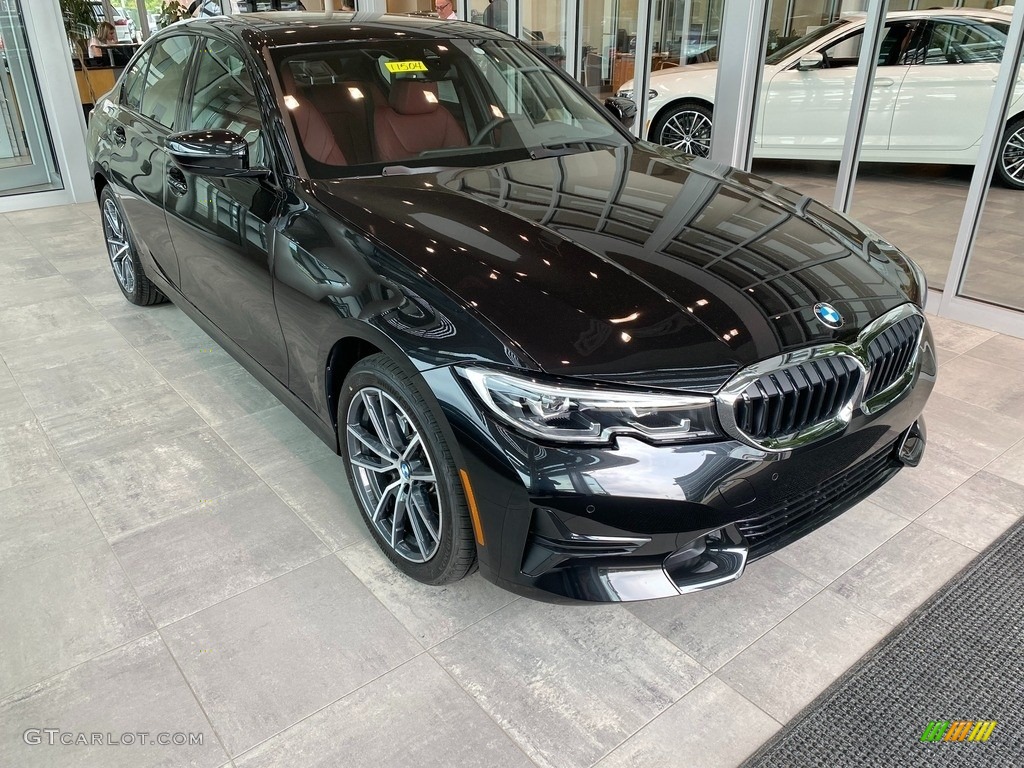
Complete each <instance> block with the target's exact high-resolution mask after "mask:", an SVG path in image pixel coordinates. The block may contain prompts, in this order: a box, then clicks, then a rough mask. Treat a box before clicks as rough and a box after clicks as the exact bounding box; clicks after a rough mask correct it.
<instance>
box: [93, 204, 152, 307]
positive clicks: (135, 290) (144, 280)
mask: <svg viewBox="0 0 1024 768" xmlns="http://www.w3.org/2000/svg"><path fill="white" fill-rule="evenodd" d="M100 215H101V218H102V220H103V237H104V239H105V240H106V241H107V256H108V257H109V258H110V267H111V269H113V270H114V277H115V278H116V279H117V287H118V288H120V289H121V293H123V294H124V297H125V298H126V299H128V301H130V302H131V303H132V304H138V305H140V306H148V305H150V304H159V303H161V302H164V301H167V297H165V296H164V295H163V293H161V292H160V289H159V288H157V287H156V286H155V285H154V284H153V283H152V282H151V281H150V279H149V278H148V277H146V272H145V270H144V269H143V268H142V263H141V262H140V261H139V254H138V250H137V249H136V247H135V239H134V238H133V237H132V233H131V229H130V228H129V227H128V221H127V220H126V219H125V217H124V211H122V210H121V204H120V203H119V202H117V198H116V197H114V193H113V192H111V191H110V187H104V188H103V191H102V192H101V193H100Z"/></svg>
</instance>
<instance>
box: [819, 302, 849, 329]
mask: <svg viewBox="0 0 1024 768" xmlns="http://www.w3.org/2000/svg"><path fill="white" fill-rule="evenodd" d="M814 316H815V317H816V318H818V320H819V321H820V322H821V324H822V325H827V326H828V327H829V328H842V327H843V316H842V315H840V314H839V310H838V309H836V308H835V307H833V306H832V305H831V304H826V303H825V302H823V301H822V302H819V303H817V304H815V305H814Z"/></svg>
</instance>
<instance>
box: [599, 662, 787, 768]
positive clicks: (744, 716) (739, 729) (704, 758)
mask: <svg viewBox="0 0 1024 768" xmlns="http://www.w3.org/2000/svg"><path fill="white" fill-rule="evenodd" d="M779 727H780V726H779V723H778V722H776V721H775V720H773V719H772V718H771V717H769V716H768V715H767V714H766V713H765V712H763V711H762V710H760V709H758V708H757V707H756V706H754V704H752V703H751V702H750V701H748V700H747V699H745V698H743V697H742V696H741V695H740V694H738V693H737V692H736V691H734V690H733V689H732V688H730V687H729V686H728V685H726V684H725V683H723V682H722V681H721V680H719V679H718V678H717V677H715V676H714V675H712V676H711V677H709V678H708V679H707V680H705V681H704V682H703V683H701V684H700V685H698V686H697V687H696V688H694V689H693V690H692V691H690V692H689V693H688V694H686V695H685V696H683V698H682V699H680V700H679V701H677V702H676V703H675V704H673V705H672V706H671V707H669V708H668V710H666V711H665V712H663V713H662V714H660V715H658V717H657V718H656V719H655V720H654V721H653V722H651V723H649V724H648V725H646V726H645V727H644V728H643V729H642V730H641V731H640V732H639V733H637V734H635V735H633V736H632V737H631V738H629V739H627V740H626V742H625V743H623V744H622V746H620V747H619V748H618V749H616V750H615V751H614V752H612V753H611V754H610V755H608V757H606V758H605V759H604V760H602V761H601V762H599V763H598V764H597V768H627V767H628V768H652V767H653V766H676V765H678V766H682V765H685V766H686V768H732V767H733V766H736V765H739V764H740V763H742V762H743V760H745V759H746V758H747V757H748V756H749V755H750V754H751V753H753V752H754V750H756V749H757V748H758V747H759V746H760V745H761V744H762V743H763V742H765V741H767V740H768V739H769V738H770V737H771V736H772V735H774V733H775V732H776V731H777V730H778V729H779Z"/></svg>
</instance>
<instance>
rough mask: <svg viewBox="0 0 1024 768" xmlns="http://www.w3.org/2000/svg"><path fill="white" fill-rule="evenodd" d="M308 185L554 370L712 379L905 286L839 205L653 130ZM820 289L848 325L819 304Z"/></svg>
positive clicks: (849, 319) (654, 379) (823, 331)
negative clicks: (463, 164)
mask: <svg viewBox="0 0 1024 768" xmlns="http://www.w3.org/2000/svg"><path fill="white" fill-rule="evenodd" d="M315 191H316V194H317V196H318V197H319V198H320V199H321V200H322V201H323V202H324V203H325V204H327V205H329V206H331V207H332V208H333V209H334V210H335V211H337V212H338V213H340V214H341V215H343V216H346V217H347V218H349V219H351V220H352V221H354V222H356V223H358V224H360V225H361V226H362V227H363V228H364V229H365V230H366V231H367V232H368V234H370V235H371V236H372V237H373V238H375V239H376V240H377V241H378V242H380V243H382V244H384V245H385V246H387V247H388V248H389V249H390V250H392V251H394V252H395V253H397V254H399V255H400V256H401V257H402V258H404V259H406V260H407V261H408V262H409V263H410V264H411V265H412V266H413V267H414V268H415V269H416V270H418V271H419V272H420V273H421V274H423V275H424V276H427V275H429V276H430V277H431V278H432V279H434V280H436V281H438V282H439V283H440V284H441V285H443V286H444V287H446V288H447V290H449V291H450V292H452V293H453V294H454V295H455V296H457V297H458V298H459V299H460V300H461V301H462V302H463V303H464V305H465V306H466V307H467V309H468V310H469V311H471V312H473V313H476V314H478V315H479V316H481V317H483V318H484V319H486V320H487V321H488V322H489V323H490V324H491V325H492V326H493V327H496V328H498V329H499V330H500V331H502V332H503V333H504V334H505V335H506V337H507V340H508V342H509V343H510V345H511V346H513V347H514V348H515V349H517V350H518V351H519V352H521V353H525V356H528V357H529V358H532V359H533V360H534V361H536V363H537V364H538V365H540V366H541V367H542V368H543V369H544V370H546V371H549V372H552V373H563V374H568V375H574V376H590V377H596V378H603V379H613V380H620V381H628V382H633V383H646V384H660V385H662V386H674V387H680V388H691V389H698V390H708V389H714V388H716V387H717V386H718V385H719V384H721V383H722V382H723V381H724V380H725V378H727V377H728V376H729V375H730V374H731V373H732V372H733V371H735V370H736V369H737V368H738V367H740V366H743V365H747V364H749V363H752V362H755V361H758V360H763V359H765V358H769V357H772V356H775V355H777V354H779V353H781V352H783V351H787V350H792V349H795V348H799V347H804V346H808V345H812V344H821V343H827V342H832V341H841V342H843V341H852V340H853V338H854V337H855V336H856V335H857V332H858V331H859V330H860V328H862V327H863V326H864V325H865V324H866V323H867V322H869V321H870V320H872V319H873V318H875V317H878V316H879V315H881V314H883V313H884V312H886V311H887V310H889V309H891V308H893V307H895V306H898V305H899V304H903V303H906V302H907V300H908V296H913V291H914V287H913V284H912V283H911V282H910V280H911V278H910V277H909V276H908V274H907V271H906V269H905V265H904V264H901V263H898V260H899V258H900V257H899V256H898V255H897V256H896V257H895V258H896V259H897V261H893V260H892V259H890V258H889V257H888V256H887V255H885V254H884V253H883V252H882V251H881V250H880V249H879V248H878V246H877V245H876V244H875V242H874V241H872V240H870V239H866V237H865V233H864V232H863V231H862V230H860V229H859V228H857V227H855V226H854V225H853V224H852V223H851V222H850V221H849V220H848V219H846V218H845V217H842V216H840V215H839V214H837V213H835V212H834V211H831V210H830V209H828V208H826V207H825V206H823V205H821V204H819V203H817V202H815V201H813V200H811V199H810V198H808V197H804V196H801V195H800V194H799V193H797V192H794V191H793V190H789V189H787V188H785V187H781V186H779V185H776V184H774V183H772V182H770V181H767V180H765V179H760V178H758V177H754V176H750V175H748V174H744V173H742V172H740V171H736V170H735V169H730V168H728V167H727V166H721V165H717V164H713V163H710V162H709V161H706V160H703V161H701V160H696V161H692V163H690V162H686V161H684V158H683V156H682V155H679V154H678V153H674V152H672V151H671V150H667V149H665V148H662V147H655V146H654V145H649V144H646V143H640V144H638V145H635V146H633V147H623V148H620V149H616V150H606V151H597V152H586V153H580V154H574V155H567V156H563V157H553V158H546V159H543V160H528V161H522V162H516V163H509V164H504V165H498V166H493V167H488V168H480V169H465V170H450V171H441V172H438V173H427V174H417V175H407V176H394V177H383V178H375V179H346V180H340V181H334V182H317V183H316V184H315ZM883 247H884V246H883ZM817 302H830V303H831V304H832V305H833V306H835V308H836V309H838V310H839V312H840V313H841V314H842V316H843V318H844V321H845V322H844V325H843V326H842V327H841V328H840V329H838V330H833V329H830V328H827V327H826V326H824V325H823V324H822V323H821V322H820V321H818V320H817V319H816V318H815V315H814V313H813V311H812V309H813V307H814V305H815V304H816V303H817Z"/></svg>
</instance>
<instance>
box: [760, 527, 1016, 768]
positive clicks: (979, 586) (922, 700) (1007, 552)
mask: <svg viewBox="0 0 1024 768" xmlns="http://www.w3.org/2000/svg"><path fill="white" fill-rule="evenodd" d="M992 721H995V723H996V725H995V726H994V727H992V725H991V722H992ZM968 722H970V725H968V724H967V723H968ZM985 723H988V725H985ZM944 724H947V725H944ZM926 731H928V734H927V735H928V737H930V738H936V737H937V738H939V739H941V740H938V741H931V740H927V741H922V737H923V736H925V735H926ZM985 731H990V734H989V736H988V739H987V740H986V741H978V740H977V739H978V738H979V737H981V736H983V735H984V732H985ZM972 735H973V736H974V738H975V740H974V741H971V740H970V739H971V737H972ZM947 736H948V738H947ZM958 736H959V737H962V738H963V740H962V741H960V740H957V737H958ZM762 766H772V767H773V768H774V767H776V766H777V767H778V768H797V766H815V768H817V767H818V766H844V767H845V766H856V767H857V768H860V767H861V766H864V768H868V766H870V767H871V768H877V767H878V766H899V768H912V767H913V766H929V767H930V768H931V767H934V766H1007V768H1021V766H1024V521H1022V522H1018V523H1016V524H1015V525H1014V526H1013V527H1012V528H1010V530H1009V531H1007V532H1006V533H1005V534H1003V535H1002V536H1001V537H1000V538H999V539H998V540H997V541H996V542H994V543H993V544H992V545H991V546H990V547H989V548H988V549H987V550H985V552H983V553H982V554H981V555H979V556H978V557H977V558H976V559H975V560H974V561H973V562H971V563H970V564H969V565H968V566H967V567H966V568H964V570H963V571H961V572H960V573H959V574H958V575H957V576H955V577H954V578H953V579H951V580H950V581H949V583H947V584H946V585H945V586H944V587H943V588H942V589H941V590H939V591H938V592H937V593H936V594H935V595H933V596H932V597H931V598H930V599H929V600H928V602H926V603H925V604H924V605H922V606H921V607H920V608H919V609H918V610H917V611H915V612H914V613H913V614H912V615H911V616H910V617H909V618H907V620H906V621H904V622H903V623H902V624H900V625H899V626H898V627H896V628H895V629H894V630H893V631H892V632H891V633H890V634H889V635H888V636H887V637H886V638H885V639H884V640H882V642H880V643H879V644H878V645H877V646H876V647H875V648H874V649H872V651H871V652H869V653H868V654H867V655H866V656H865V657H864V658H863V659H862V660H861V661H860V662H858V663H857V664H856V665H855V666H854V667H853V668H852V669H850V670H849V671H848V672H847V673H846V674H845V675H843V676H842V677H841V678H839V679H838V680H837V681H836V682H835V683H834V684H833V685H832V686H831V687H830V688H829V689H828V690H826V691H825V692H824V693H822V694H821V695H820V696H819V697H818V698H817V699H815V701H814V702H812V703H811V704H810V705H809V706H807V708H806V709H804V710H803V711H802V712H801V713H800V714H799V715H797V716H796V717H795V718H793V721H792V722H791V723H789V724H788V725H787V726H786V727H785V728H783V729H782V731H780V732H779V734H778V735H777V736H776V737H775V738H774V739H772V740H771V741H769V742H768V743H767V744H765V745H764V746H763V747H762V748H761V749H760V750H758V752H757V753H755V754H754V755H753V756H752V757H751V758H750V759H749V760H748V761H747V762H746V763H744V768H755V767H757V768H761V767H762Z"/></svg>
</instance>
